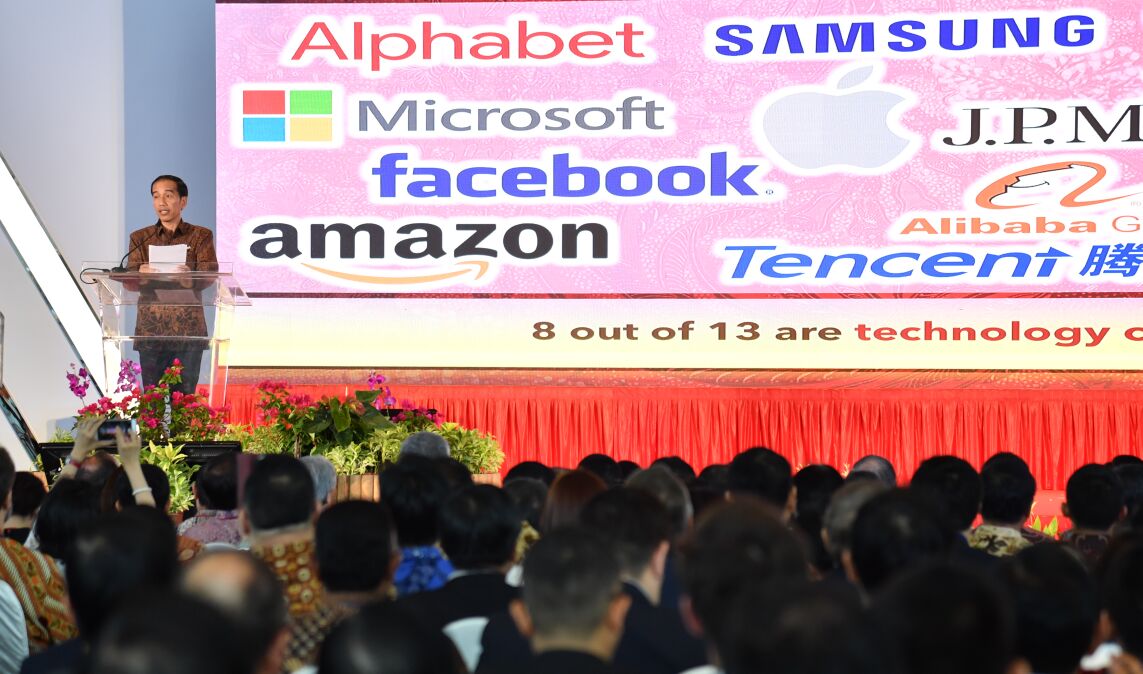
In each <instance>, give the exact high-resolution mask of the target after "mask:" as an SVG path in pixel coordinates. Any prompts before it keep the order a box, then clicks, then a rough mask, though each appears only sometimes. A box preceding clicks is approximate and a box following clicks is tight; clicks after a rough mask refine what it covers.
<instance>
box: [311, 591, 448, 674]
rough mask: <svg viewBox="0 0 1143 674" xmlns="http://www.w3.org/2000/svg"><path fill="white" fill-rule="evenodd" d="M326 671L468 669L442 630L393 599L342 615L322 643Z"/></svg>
mask: <svg viewBox="0 0 1143 674" xmlns="http://www.w3.org/2000/svg"><path fill="white" fill-rule="evenodd" d="M318 671H319V672H321V674H375V673H376V672H399V673H400V674H460V672H467V671H468V670H467V669H465V667H464V664H463V661H462V660H461V659H460V657H459V656H458V655H457V653H456V648H455V647H454V646H453V645H452V642H451V641H449V639H448V637H446V636H445V635H444V633H442V632H441V631H440V630H435V629H430V628H428V627H426V626H424V625H422V624H421V623H420V622H419V621H418V620H416V618H415V616H414V615H413V614H412V613H409V612H408V610H407V609H406V608H404V607H403V606H401V605H400V604H397V603H394V602H383V603H378V604H371V605H369V606H366V607H365V608H363V609H362V610H361V611H359V612H358V613H357V614H355V615H353V616H351V617H349V618H347V619H346V620H344V621H342V622H341V624H339V625H338V626H337V627H335V628H334V630H333V631H332V632H330V634H329V636H328V637H326V639H325V642H324V643H323V644H322V647H321V653H320V655H319V657H318Z"/></svg>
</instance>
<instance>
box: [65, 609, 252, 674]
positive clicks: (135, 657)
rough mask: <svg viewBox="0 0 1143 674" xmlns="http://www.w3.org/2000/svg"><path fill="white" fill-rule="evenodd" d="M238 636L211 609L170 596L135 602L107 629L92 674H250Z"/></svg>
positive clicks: (89, 669)
mask: <svg viewBox="0 0 1143 674" xmlns="http://www.w3.org/2000/svg"><path fill="white" fill-rule="evenodd" d="M238 639H239V635H238V634H237V633H236V632H235V631H234V630H233V629H232V627H231V624H230V621H229V620H228V619H227V618H226V616H224V615H223V614H222V613H221V612H220V611H219V610H218V609H217V608H215V607H213V606H211V605H210V604H208V603H206V602H204V601H202V600H200V599H196V598H194V597H188V596H186V595H183V594H179V593H176V592H173V591H170V590H166V591H160V592H155V593H150V594H148V595H146V596H142V597H134V598H132V599H131V600H129V601H127V602H125V603H124V605H123V607H122V610H121V611H119V612H118V613H116V615H115V616H114V617H113V618H112V619H111V621H110V622H109V623H108V625H107V629H106V630H105V631H104V634H103V635H102V638H100V640H99V642H98V643H97V644H96V645H95V648H94V650H93V651H92V653H91V657H90V661H89V663H88V666H87V668H86V669H84V670H83V671H85V672H89V673H90V674H154V672H163V673H164V674H202V672H217V673H218V674H248V673H249V672H250V671H251V670H250V668H249V663H248V662H247V661H246V660H244V659H243V657H242V655H241V650H242V647H241V645H240V644H239V641H238Z"/></svg>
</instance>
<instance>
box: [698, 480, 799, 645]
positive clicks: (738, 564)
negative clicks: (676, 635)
mask: <svg viewBox="0 0 1143 674" xmlns="http://www.w3.org/2000/svg"><path fill="white" fill-rule="evenodd" d="M679 553H680V558H679V569H680V580H681V582H682V587H683V593H684V594H686V595H687V596H689V597H690V601H691V605H692V607H693V608H694V613H695V615H696V616H697V617H698V620H699V622H700V623H702V628H703V632H704V633H705V634H706V635H707V637H708V639H709V640H711V641H712V642H714V643H718V639H719V636H720V635H721V634H723V628H724V626H725V623H726V608H727V607H728V606H729V605H730V601H731V599H732V598H733V597H734V596H736V595H737V594H738V593H739V592H741V591H742V588H743V587H745V586H746V585H748V584H750V583H765V582H770V581H774V582H801V581H805V579H806V578H807V576H808V574H809V561H808V560H807V559H806V553H805V550H804V549H803V547H802V545H801V542H800V541H799V540H798V538H797V536H796V535H795V534H794V533H793V532H792V531H790V530H789V529H787V528H786V527H785V525H783V524H782V522H781V521H780V520H779V519H778V516H777V514H776V513H775V512H774V511H773V509H772V508H771V507H770V506H768V505H766V504H764V503H763V502H761V501H759V500H757V499H753V498H749V497H747V498H741V499H735V500H734V501H730V502H726V501H724V502H723V503H721V504H719V505H717V506H713V507H712V508H710V509H709V510H708V511H707V512H705V513H703V515H702V516H700V517H699V519H698V521H697V522H695V527H694V530H693V531H692V532H691V535H690V536H689V537H688V538H686V539H685V540H684V541H683V542H682V544H681V545H680V546H679Z"/></svg>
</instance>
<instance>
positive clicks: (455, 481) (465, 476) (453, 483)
mask: <svg viewBox="0 0 1143 674" xmlns="http://www.w3.org/2000/svg"><path fill="white" fill-rule="evenodd" d="M436 464H437V470H438V471H439V472H440V474H441V476H443V477H444V479H445V482H446V483H448V489H449V491H450V492H451V491H456V490H458V489H464V488H465V487H468V486H471V485H472V484H473V482H472V471H470V470H469V469H468V466H466V465H464V464H463V463H461V462H460V461H457V460H456V459H454V458H452V457H447V458H444V459H436Z"/></svg>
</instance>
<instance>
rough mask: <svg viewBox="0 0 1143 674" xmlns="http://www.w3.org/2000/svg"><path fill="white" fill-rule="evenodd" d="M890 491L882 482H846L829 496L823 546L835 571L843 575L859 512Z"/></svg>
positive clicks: (851, 548)
mask: <svg viewBox="0 0 1143 674" xmlns="http://www.w3.org/2000/svg"><path fill="white" fill-rule="evenodd" d="M887 491H889V487H886V486H885V483H884V482H881V481H880V480H869V481H866V480H854V481H846V483H845V484H843V485H842V486H841V488H840V489H838V490H837V491H835V492H834V493H833V496H832V497H830V500H829V506H828V507H826V511H825V514H824V515H823V516H822V531H821V538H822V543H823V544H824V545H825V547H826V550H827V551H829V554H830V557H831V558H832V560H833V567H834V572H835V574H836V573H839V572H840V573H842V574H844V568H843V564H842V557H843V556H844V555H845V554H846V553H847V552H849V553H850V554H852V550H853V523H854V521H855V520H856V519H857V513H859V512H860V511H861V508H862V507H863V506H865V504H866V503H868V502H869V501H871V500H872V499H873V497H875V496H877V495H878V494H883V493H885V492H887Z"/></svg>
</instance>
